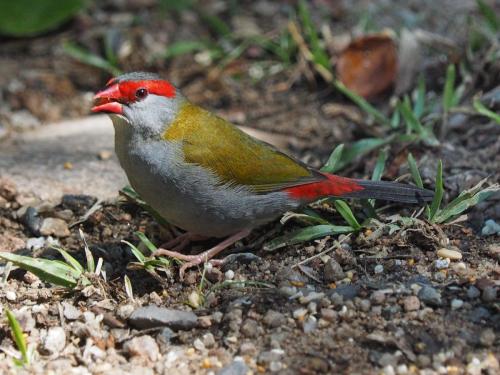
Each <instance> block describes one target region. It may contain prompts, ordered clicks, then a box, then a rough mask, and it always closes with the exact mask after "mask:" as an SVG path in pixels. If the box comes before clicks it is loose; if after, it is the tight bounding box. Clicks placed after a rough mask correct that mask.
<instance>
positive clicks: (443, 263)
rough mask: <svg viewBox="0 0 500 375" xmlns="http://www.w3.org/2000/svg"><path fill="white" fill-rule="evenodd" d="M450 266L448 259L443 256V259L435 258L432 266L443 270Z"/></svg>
mask: <svg viewBox="0 0 500 375" xmlns="http://www.w3.org/2000/svg"><path fill="white" fill-rule="evenodd" d="M449 266H450V259H448V258H445V259H436V261H435V262H434V267H436V269H438V270H443V269H446V268H448V267H449Z"/></svg>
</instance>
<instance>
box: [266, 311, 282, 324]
mask: <svg viewBox="0 0 500 375" xmlns="http://www.w3.org/2000/svg"><path fill="white" fill-rule="evenodd" d="M263 322H264V324H265V325H266V326H268V327H270V328H277V327H279V326H282V325H285V324H286V317H285V315H283V314H282V313H280V312H278V311H274V310H268V312H267V313H266V315H264V320H263Z"/></svg>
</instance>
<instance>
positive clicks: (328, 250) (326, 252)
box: [292, 233, 352, 268]
mask: <svg viewBox="0 0 500 375" xmlns="http://www.w3.org/2000/svg"><path fill="white" fill-rule="evenodd" d="M351 235H352V233H349V234H347V235H346V236H345V237H344V238H343V239H342V240H340V241H335V244H334V245H333V246H331V247H329V248H328V249H326V250H323V251H322V252H321V253H318V254H315V255H313V256H312V257H309V258H307V259H304V260H302V261H300V262H299V263H297V264H294V265H293V266H292V268H295V267H300V266H301V265H303V264H305V263H308V262H310V261H311V260H313V259H316V258H319V257H322V256H323V255H325V254H328V253H329V252H330V251H332V250H333V249H335V248H338V247H340V245H341V244H342V243H344V242H345V241H346V240H347V239H348V238H349V237H351Z"/></svg>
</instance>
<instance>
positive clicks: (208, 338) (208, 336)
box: [202, 332, 216, 349]
mask: <svg viewBox="0 0 500 375" xmlns="http://www.w3.org/2000/svg"><path fill="white" fill-rule="evenodd" d="M202 340H203V345H205V348H207V349H211V348H213V347H214V346H215V344H216V342H215V337H214V335H213V334H212V333H211V332H208V333H205V334H204V335H203V337H202Z"/></svg>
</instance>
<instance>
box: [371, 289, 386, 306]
mask: <svg viewBox="0 0 500 375" xmlns="http://www.w3.org/2000/svg"><path fill="white" fill-rule="evenodd" d="M370 299H371V301H372V302H373V303H374V304H376V305H381V304H382V303H384V301H385V293H384V292H382V291H381V290H376V291H374V292H373V293H372V295H371V297H370Z"/></svg>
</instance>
